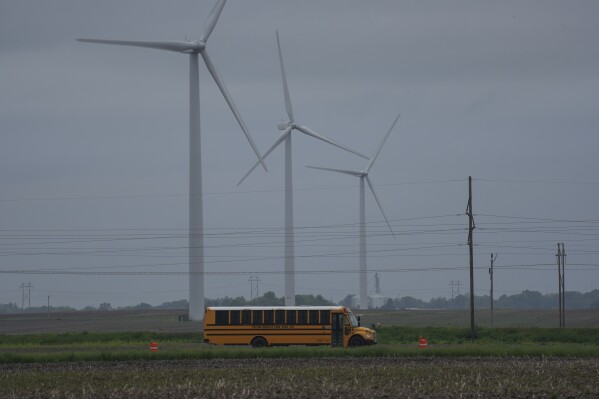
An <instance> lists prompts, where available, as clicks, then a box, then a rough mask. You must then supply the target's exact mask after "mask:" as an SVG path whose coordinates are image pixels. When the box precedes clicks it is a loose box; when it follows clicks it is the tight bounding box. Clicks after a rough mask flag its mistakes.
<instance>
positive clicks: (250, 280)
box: [248, 276, 260, 300]
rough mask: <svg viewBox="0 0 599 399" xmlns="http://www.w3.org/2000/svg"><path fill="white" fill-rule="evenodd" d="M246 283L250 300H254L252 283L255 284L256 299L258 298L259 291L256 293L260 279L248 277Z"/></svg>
mask: <svg viewBox="0 0 599 399" xmlns="http://www.w3.org/2000/svg"><path fill="white" fill-rule="evenodd" d="M248 281H249V282H250V291H251V294H250V300H251V299H254V283H256V298H258V297H259V296H260V294H259V291H258V284H259V283H260V277H258V276H255V277H250V278H249V279H248Z"/></svg>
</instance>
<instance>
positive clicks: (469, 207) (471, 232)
mask: <svg viewBox="0 0 599 399" xmlns="http://www.w3.org/2000/svg"><path fill="white" fill-rule="evenodd" d="M466 215H467V216H468V247H469V249H470V338H472V339H476V331H475V329H474V228H475V227H476V226H475V225H474V213H473V212H472V176H468V205H467V207H466Z"/></svg>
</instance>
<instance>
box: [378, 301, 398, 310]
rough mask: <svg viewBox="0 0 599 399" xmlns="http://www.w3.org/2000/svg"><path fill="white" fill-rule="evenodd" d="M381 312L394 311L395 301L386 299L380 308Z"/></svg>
mask: <svg viewBox="0 0 599 399" xmlns="http://www.w3.org/2000/svg"><path fill="white" fill-rule="evenodd" d="M380 309H381V310H395V301H394V300H393V299H391V298H389V299H387V302H386V303H385V304H384V305H383V306H381V307H380Z"/></svg>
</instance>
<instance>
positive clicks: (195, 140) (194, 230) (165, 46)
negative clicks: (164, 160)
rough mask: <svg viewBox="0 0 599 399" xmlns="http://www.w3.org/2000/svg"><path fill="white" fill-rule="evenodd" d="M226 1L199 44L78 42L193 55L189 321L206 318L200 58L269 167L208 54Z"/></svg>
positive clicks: (212, 15)
mask: <svg viewBox="0 0 599 399" xmlns="http://www.w3.org/2000/svg"><path fill="white" fill-rule="evenodd" d="M225 2H226V0H218V2H217V3H216V4H215V6H214V8H213V9H212V11H211V12H210V15H209V16H208V20H207V22H206V26H205V28H204V33H203V34H202V36H201V38H200V40H198V41H195V42H193V41H126V40H99V39H77V40H79V41H80V42H87V43H101V44H115V45H120V46H133V47H146V48H151V49H158V50H167V51H174V52H177V53H183V54H189V319H190V320H202V319H203V318H204V217H203V202H202V158H201V155H202V154H201V140H200V86H199V66H198V54H201V55H202V58H203V59H204V63H205V64H206V68H207V69H208V71H209V72H210V74H211V75H212V78H213V79H214V81H215V82H216V85H217V86H218V88H219V89H220V91H221V93H222V94H223V97H224V98H225V101H226V102H227V104H229V108H231V111H232V112H233V115H235V119H237V122H238V123H239V126H240V127H241V130H243V133H244V134H245V137H246V138H247V140H248V142H249V143H250V145H251V147H252V149H253V150H254V152H255V153H256V156H257V157H258V160H259V161H258V163H259V164H262V166H263V167H264V169H265V170H266V165H265V164H264V162H263V160H262V156H261V155H260V152H259V151H258V148H257V147H256V145H255V144H254V140H252V136H251V135H250V132H249V131H248V129H247V127H246V125H245V123H244V122H243V119H242V118H241V115H240V114H239V111H238V110H237V107H236V106H235V103H234V102H233V99H232V98H231V95H230V94H229V91H228V90H227V87H226V86H225V83H224V81H223V80H222V78H221V77H220V75H219V73H218V71H217V69H216V67H215V66H214V63H213V62H212V59H211V58H210V56H209V55H208V52H207V50H206V42H207V41H208V38H209V37H210V34H211V33H212V31H213V30H214V27H215V26H216V22H217V21H218V18H219V16H220V14H221V12H222V10H223V7H224V6H225Z"/></svg>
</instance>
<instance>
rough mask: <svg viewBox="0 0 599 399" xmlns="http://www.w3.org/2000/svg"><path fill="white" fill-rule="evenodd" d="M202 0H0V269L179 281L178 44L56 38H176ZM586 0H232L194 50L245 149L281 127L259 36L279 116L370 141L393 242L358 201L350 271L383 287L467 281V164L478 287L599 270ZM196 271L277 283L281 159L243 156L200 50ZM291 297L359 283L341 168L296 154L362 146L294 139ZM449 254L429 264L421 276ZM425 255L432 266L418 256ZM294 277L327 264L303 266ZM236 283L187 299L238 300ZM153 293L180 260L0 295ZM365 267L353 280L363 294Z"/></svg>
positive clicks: (350, 197) (241, 281) (350, 188)
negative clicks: (561, 253) (361, 230)
mask: <svg viewBox="0 0 599 399" xmlns="http://www.w3.org/2000/svg"><path fill="white" fill-rule="evenodd" d="M213 3H214V2H213V1H199V0H194V1H191V0H189V1H175V2H166V1H148V0H143V1H142V0H136V1H115V0H112V1H101V2H100V1H85V0H84V1H82V0H77V1H75V0H56V1H41V0H20V1H7V0H0V134H1V136H0V137H1V139H2V145H0V184H1V187H2V191H1V192H0V221H1V226H0V229H1V232H0V270H3V271H7V270H46V269H59V268H63V269H69V270H71V271H72V270H78V271H82V272H85V273H87V272H96V271H104V272H107V271H109V272H123V271H135V272H141V273H143V272H186V271H187V258H186V256H187V240H186V238H185V234H186V228H187V197H186V194H187V191H188V188H187V184H188V183H187V179H188V59H187V57H186V56H184V55H182V54H177V53H171V52H164V51H157V50H149V49H139V48H127V47H118V46H103V45H92V44H85V43H80V42H77V41H75V38H77V37H92V38H106V39H124V40H127V39H128V40H183V39H185V38H186V37H187V38H188V39H191V40H197V39H198V38H199V37H200V35H201V32H202V29H203V26H204V22H205V19H206V17H207V15H208V13H209V11H210V10H211V8H212V6H213ZM598 16H599V3H598V2H596V1H527V2H522V1H502V2H496V1H452V2H447V1H368V2H365V1H358V0H352V1H347V0H344V1H341V0H330V1H313V0H306V1H301V2H298V1H281V0H278V1H275V0H254V1H241V0H230V1H229V2H228V3H227V5H226V6H225V9H224V11H223V13H222V15H221V19H220V20H219V22H218V24H217V26H216V29H215V30H214V32H213V34H212V36H211V38H210V41H209V48H210V53H211V56H212V58H213V59H214V61H215V64H216V66H217V67H218V69H219V70H220V72H221V74H222V76H223V78H224V80H225V81H226V83H227V86H228V87H229V90H230V92H231V94H232V96H233V97H234V99H235V101H236V103H237V105H238V108H239V109H240V111H241V114H242V115H243V117H244V119H245V121H246V123H247V125H248V127H249V129H250V131H251V133H252V135H253V137H254V139H255V141H256V143H257V144H258V146H259V148H260V149H262V151H264V150H265V149H266V148H267V147H268V146H269V145H270V143H271V142H272V140H274V138H275V137H276V135H277V134H278V131H277V129H276V124H277V123H279V122H281V121H283V120H285V119H284V117H285V112H284V106H283V95H282V85H281V77H280V71H279V66H278V59H277V54H276V42H275V30H276V29H278V30H279V33H280V36H281V43H282V48H283V56H284V59H285V63H286V68H287V77H288V81H289V89H290V91H291V97H292V102H293V106H294V113H295V117H296V119H297V121H298V122H300V123H302V124H305V125H307V126H309V127H311V128H312V129H314V130H316V131H319V132H322V133H324V134H326V135H328V136H329V137H331V138H333V139H335V140H338V141H340V142H342V143H344V144H346V145H348V146H350V147H353V148H355V149H357V150H359V151H361V152H364V153H366V154H371V153H372V152H373V151H374V150H375V148H376V146H377V144H378V142H379V141H380V139H381V138H382V137H383V135H384V134H385V132H386V131H387V129H388V128H389V126H390V124H391V122H392V121H393V118H394V117H395V115H396V114H397V113H398V112H401V115H402V116H401V118H400V120H399V123H398V125H397V126H396V129H395V130H394V132H393V133H392V135H391V137H390V138H389V140H388V142H387V144H386V146H385V147H384V149H383V151H382V153H381V155H380V157H379V159H378V160H377V163H376V164H375V166H374V167H373V169H372V171H371V175H370V176H371V178H372V180H373V182H374V183H375V185H376V188H377V193H378V194H379V196H380V199H381V201H382V204H383V207H384V208H385V210H386V213H387V214H388V216H389V218H390V219H392V224H393V227H394V230H395V231H396V233H397V237H396V239H393V238H392V237H391V236H390V235H388V234H387V231H386V228H385V225H384V223H381V222H382V216H381V215H380V212H379V210H378V208H377V207H376V204H375V202H374V199H373V198H372V196H371V195H370V194H369V193H368V194H367V212H366V213H367V220H368V223H369V225H368V226H369V227H368V228H369V236H368V250H369V254H368V256H369V258H368V263H369V269H370V270H389V271H386V272H381V289H382V291H383V293H384V294H386V295H388V296H391V297H395V296H397V295H399V296H405V295H411V296H415V297H418V298H423V299H430V298H431V297H436V296H445V297H449V296H451V288H450V287H449V282H450V281H452V280H454V281H457V280H459V281H460V282H461V283H462V284H463V286H462V288H461V292H462V293H464V292H466V291H467V289H466V286H467V283H468V269H467V265H468V248H467V246H466V245H465V244H466V240H467V231H466V228H467V221H468V219H467V217H466V216H465V215H464V211H465V208H466V202H467V194H468V184H467V178H468V176H469V175H471V176H473V178H474V179H475V180H474V212H475V214H477V216H476V226H477V229H476V230H475V242H476V244H477V247H476V248H475V252H476V258H475V264H476V266H477V267H478V268H477V270H476V272H475V291H476V294H477V295H481V294H484V293H487V292H488V288H489V283H488V273H487V267H488V265H489V254H490V253H498V254H499V258H498V261H497V263H496V266H497V270H496V272H495V293H496V295H497V296H499V295H502V294H513V293H518V292H520V291H522V290H525V289H530V290H538V291H541V292H543V293H547V292H556V291H557V289H556V286H557V278H556V274H557V273H556V270H555V269H556V267H555V266H554V265H555V252H556V243H557V242H564V243H565V247H566V251H567V253H568V266H567V275H566V289H567V290H580V291H588V290H590V289H594V288H597V284H599V262H598V261H597V260H596V257H597V253H598V251H599V247H598V243H599V210H598V209H597V203H599V178H598V177H597V170H599V161H598V159H597V149H598V144H599V136H598V134H597V126H598V125H599V112H597V111H598V105H599V45H598V44H597V43H598V42H597V37H599V24H597V17H598ZM200 85H201V112H202V117H201V123H202V145H203V167H204V190H205V202H204V204H205V215H206V216H205V222H206V228H207V231H206V233H207V234H208V238H207V240H206V246H207V249H206V262H207V263H206V271H207V272H209V273H214V272H232V273H235V272H271V273H270V274H259V276H260V278H261V284H260V291H261V293H262V292H264V291H266V290H274V291H275V292H276V294H277V295H279V296H282V295H283V275H281V274H277V273H279V272H281V271H282V263H283V260H282V256H283V247H282V244H281V243H282V240H283V237H282V227H283V221H284V220H283V191H282V189H283V174H282V167H283V151H282V148H281V149H278V150H277V151H275V152H274V153H273V154H272V155H271V156H270V157H269V158H268V159H267V165H268V166H269V169H270V172H268V173H265V172H264V171H262V170H259V169H257V170H256V171H255V172H254V174H252V175H251V176H250V178H248V179H247V180H246V181H245V182H244V184H243V185H241V186H240V187H236V183H237V181H238V180H239V178H240V177H241V176H243V174H244V173H245V171H246V170H247V169H248V168H249V167H250V166H251V165H252V163H253V161H254V155H253V153H252V151H251V149H250V147H249V146H248V145H247V142H246V141H245V139H244V138H243V135H242V133H241V130H240V129H239V126H238V125H237V123H236V121H235V119H234V118H233V116H232V115H231V112H230V111H229V109H228V107H227V105H226V103H225V102H224V100H223V98H222V96H221V95H220V93H219V92H218V89H217V88H216V86H215V84H214V82H213V81H212V79H211V77H210V76H209V74H208V73H207V71H206V70H205V68H204V67H203V65H201V69H200ZM293 141H294V144H293V145H294V168H295V170H294V172H295V174H294V183H295V188H296V195H295V222H296V227H297V228H298V230H297V232H296V255H297V257H298V259H297V261H296V264H297V266H296V268H297V271H298V275H297V278H296V284H297V293H313V294H322V295H324V296H325V297H327V298H333V299H335V300H338V299H341V298H343V297H345V295H347V294H350V293H351V294H355V293H357V289H358V284H357V279H358V275H357V274H356V273H355V271H356V270H357V268H358V257H357V250H358V248H357V244H358V237H357V227H358V226H357V222H358V185H357V183H358V181H357V179H355V178H352V177H350V176H343V175H336V174H329V173H325V172H321V171H316V170H309V169H305V168H304V167H303V166H304V165H320V166H328V167H337V168H363V167H364V166H365V162H364V160H363V159H361V158H358V157H356V156H353V155H351V154H346V153H344V152H343V151H341V150H339V149H337V148H334V147H330V146H328V145H326V144H324V143H322V142H316V141H314V140H312V139H310V138H308V137H305V136H300V135H296V136H294V138H293ZM439 268H447V270H439ZM432 269H435V270H432ZM313 270H327V271H332V272H336V273H328V274H321V275H314V274H309V273H307V272H308V271H313ZM248 277H249V276H248V275H239V274H228V275H209V276H207V278H206V296H207V297H209V298H214V297H221V296H224V295H229V296H239V295H244V296H246V297H249V295H250V288H249V283H248ZM23 282H25V283H27V282H31V283H32V284H33V286H34V289H33V291H32V305H43V304H45V303H46V299H47V298H46V297H47V295H50V296H51V302H52V304H54V305H74V306H85V305H97V304H98V303H100V302H103V301H108V302H111V303H112V304H113V306H122V305H132V304H136V303H139V302H142V301H143V302H148V303H151V304H159V303H162V302H164V301H169V300H177V299H182V298H187V278H186V276H184V275H136V276H114V275H103V276H98V275H89V274H83V275H22V274H2V275H1V277H0V303H6V302H19V303H20V290H19V285H20V284H21V283H23ZM373 288H374V276H373V274H370V275H369V289H373Z"/></svg>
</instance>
